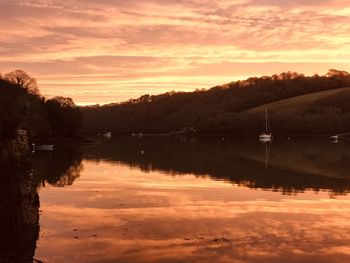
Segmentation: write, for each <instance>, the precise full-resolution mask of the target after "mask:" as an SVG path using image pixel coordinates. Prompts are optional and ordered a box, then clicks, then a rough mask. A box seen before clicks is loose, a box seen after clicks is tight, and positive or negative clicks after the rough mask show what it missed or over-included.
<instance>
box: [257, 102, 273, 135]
mask: <svg viewBox="0 0 350 263" xmlns="http://www.w3.org/2000/svg"><path fill="white" fill-rule="evenodd" d="M259 140H260V141H261V142H271V141H272V133H271V127H270V120H269V115H268V113H267V108H266V107H265V132H263V133H261V134H260V135H259Z"/></svg>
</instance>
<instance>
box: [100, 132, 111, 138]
mask: <svg viewBox="0 0 350 263" xmlns="http://www.w3.org/2000/svg"><path fill="white" fill-rule="evenodd" d="M102 136H103V137H105V138H108V139H110V138H112V132H106V133H104V134H102Z"/></svg>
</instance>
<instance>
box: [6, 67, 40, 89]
mask: <svg viewBox="0 0 350 263" xmlns="http://www.w3.org/2000/svg"><path fill="white" fill-rule="evenodd" d="M4 78H5V79H6V80H7V81H9V82H11V83H13V84H16V85H19V86H21V87H22V88H23V89H25V90H26V91H28V92H29V93H31V94H35V95H38V94H39V88H38V83H37V82H36V79H35V78H32V77H31V76H29V75H28V74H27V73H26V72H24V71H23V70H21V69H16V70H15V71H12V72H10V73H7V74H6V75H5V76H4Z"/></svg>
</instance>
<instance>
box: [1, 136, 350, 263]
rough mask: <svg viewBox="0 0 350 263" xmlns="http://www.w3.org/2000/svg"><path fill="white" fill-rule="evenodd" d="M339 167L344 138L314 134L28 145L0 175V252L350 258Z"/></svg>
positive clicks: (60, 258)
mask: <svg viewBox="0 0 350 263" xmlns="http://www.w3.org/2000/svg"><path fill="white" fill-rule="evenodd" d="M349 172H350V141H343V142H341V143H339V144H336V145H335V144H332V143H330V142H328V141H327V139H324V138H323V139H322V138H320V139H310V138H304V139H302V138H299V139H292V140H286V139H277V140H275V141H274V142H273V144H272V145H263V144H260V143H259V142H256V141H255V140H237V139H229V138H225V140H223V139H222V138H207V137H201V138H161V137H158V138H151V137H145V138H142V139H139V138H137V139H136V138H131V137H118V138H113V139H112V140H101V141H100V142H99V143H98V144H96V145H93V146H84V147H82V148H80V149H71V150H62V151H55V152H52V153H37V154H36V155H35V160H34V171H33V172H31V171H30V170H28V171H27V172H26V174H25V176H23V175H21V174H18V173H17V174H15V176H13V178H14V179H6V180H7V181H6V180H5V179H4V180H3V182H2V186H1V188H2V189H0V190H2V191H1V195H2V197H1V200H2V201H0V203H1V205H2V211H4V209H5V211H9V212H8V213H7V215H6V213H5V212H4V214H2V219H1V222H0V223H1V225H2V230H1V232H0V233H1V235H2V238H1V246H0V248H1V250H0V251H2V255H3V256H4V258H5V257H7V259H8V258H10V259H16V260H15V261H13V262H31V261H30V260H29V258H30V257H33V256H34V258H35V259H38V260H41V261H43V262H54V263H56V262H60V263H61V262H108V263H111V262H269V263H270V262H337V263H338V262H350V195H349V194H348V193H349V191H350V173H349ZM4 173H7V174H11V173H14V172H12V171H4ZM9 184H10V185H11V187H4V185H9ZM39 202H40V207H39ZM16 218H17V219H16ZM18 218H19V219H18ZM13 221H16V222H13ZM39 225H40V228H39ZM19 256H21V257H19ZM0 262H2V261H1V260H0ZM4 262H5V261H4ZM8 262H11V261H8Z"/></svg>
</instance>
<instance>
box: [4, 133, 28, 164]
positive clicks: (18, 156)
mask: <svg viewBox="0 0 350 263" xmlns="http://www.w3.org/2000/svg"><path fill="white" fill-rule="evenodd" d="M29 160H30V145H29V139H28V134H27V131H25V130H18V131H17V136H16V138H15V139H12V140H7V141H5V142H0V163H18V164H20V163H26V162H28V161H29Z"/></svg>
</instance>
